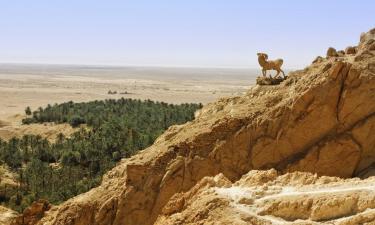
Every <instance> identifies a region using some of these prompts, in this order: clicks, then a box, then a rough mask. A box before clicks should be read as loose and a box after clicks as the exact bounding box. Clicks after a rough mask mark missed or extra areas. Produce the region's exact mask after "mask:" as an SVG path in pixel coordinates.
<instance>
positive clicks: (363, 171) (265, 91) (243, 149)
mask: <svg viewBox="0 0 375 225" xmlns="http://www.w3.org/2000/svg"><path fill="white" fill-rule="evenodd" d="M374 36H375V29H373V30H371V31H369V32H368V33H366V34H363V35H362V36H361V41H360V44H359V45H358V47H357V48H358V51H357V52H356V54H351V55H344V56H342V57H328V58H326V59H321V60H319V61H318V62H315V63H314V64H312V65H311V66H309V67H307V68H305V69H304V70H301V71H296V72H292V73H290V74H289V76H288V79H287V80H286V81H284V82H282V83H281V84H280V85H277V86H255V87H253V88H251V89H250V90H249V91H248V92H247V93H246V94H245V95H243V96H239V97H233V98H225V99H221V100H219V101H218V102H216V103H213V104H209V105H207V106H205V107H204V108H203V109H202V110H200V111H199V112H198V113H197V115H196V119H195V120H194V121H192V122H189V123H187V124H185V125H181V126H173V127H171V128H170V129H169V130H168V131H167V132H166V133H164V134H163V135H162V136H161V137H160V138H159V139H158V140H157V141H156V142H155V143H154V144H153V145H152V146H151V147H149V148H148V149H145V150H143V151H141V152H140V153H139V154H137V155H135V156H133V157H132V158H130V159H125V160H123V161H122V162H121V163H120V164H119V165H118V166H116V167H115V168H114V169H112V170H111V171H110V172H109V173H107V174H106V175H105V177H104V178H103V182H102V184H101V185H100V186H99V187H97V188H94V189H92V190H91V191H89V192H87V193H85V194H82V195H79V196H77V197H75V198H72V199H71V200H68V201H67V202H65V203H63V204H62V205H60V206H58V207H53V208H52V209H51V210H49V211H48V212H47V215H46V216H45V217H44V218H43V219H42V220H41V221H40V222H39V224H44V225H52V224H53V225H105V224H111V225H120V224H121V225H128V224H129V225H130V224H139V225H142V224H146V225H148V224H153V223H154V222H155V221H157V223H159V224H164V223H163V221H165V222H168V223H169V222H170V221H171V224H175V223H174V222H173V221H180V222H179V223H180V224H181V223H182V222H181V220H179V218H191V216H192V215H193V214H192V213H193V212H190V213H189V212H187V211H186V210H188V209H194V207H199V205H197V204H198V202H197V203H194V201H192V200H191V199H195V198H196V199H197V201H198V200H199V198H200V196H203V195H202V194H201V192H202V191H200V190H206V189H207V188H206V189H205V187H204V188H203V186H206V185H208V186H209V187H210V188H209V190H210V191H212V190H214V191H215V193H216V194H217V195H215V194H213V193H211V194H210V193H207V196H210V197H209V198H210V199H209V200H202V201H201V203H202V204H204V203H205V202H207V204H209V205H205V207H208V209H209V211H211V210H212V212H205V213H206V214H207V213H208V214H207V215H211V216H212V218H214V216H215V218H218V217H219V216H223V215H224V214H223V213H226V212H232V210H233V207H234V206H233V205H232V199H231V197H230V196H229V197H228V196H226V197H225V198H221V197H218V196H220V195H224V196H225V195H226V193H227V192H231V190H232V189H230V188H233V191H234V192H235V191H237V189H236V188H237V187H239V186H241V185H242V183H243V184H244V187H245V188H250V189H252V188H253V186H252V183H255V184H259V185H261V187H259V188H260V189H259V190H261V191H260V192H259V196H258V197H257V196H256V195H257V193H258V192H256V191H255V192H251V190H250V192H249V194H250V195H251V196H255V197H254V198H252V199H247V198H244V199H238V203H240V204H244V206H242V205H239V207H240V208H239V209H236V210H244V211H245V212H247V213H248V214H247V218H248V219H246V220H245V222H247V223H250V224H251V223H254V224H256V222H257V221H258V220H259V221H261V222H259V224H270V223H271V222H272V221H271V222H270V221H269V218H271V219H272V218H274V217H275V218H276V219H275V221H274V222H275V223H276V222H277V221H280V220H285V221H294V220H298V219H300V220H305V219H308V220H310V221H315V222H319V221H324V220H335V221H339V220H338V218H340V217H344V216H348V217H347V218H352V217H350V216H349V215H351V213H355V214H357V213H358V214H361V218H362V217H366V218H369V219H367V220H366V219H359V220H358V221H360V222H366V221H373V213H374V212H373V211H374V210H375V205H374V204H373V203H374V202H373V201H374V192H373V190H372V189H371V190H367V189H366V190H365V188H364V189H363V190H362V189H361V191H358V192H356V194H355V195H353V197H350V198H349V197H348V198H346V197H344V196H346V193H349V192H345V191H344V192H343V193H341V192H340V193H338V192H337V193H336V192H335V195H334V196H335V197H327V196H326V195H323V194H322V195H320V194H318V193H319V190H321V189H314V188H313V189H312V190H311V191H310V192H315V193H308V194H307V199H304V198H303V199H299V198H294V196H288V197H285V196H283V195H282V194H283V193H287V192H288V191H290V190H292V191H293V192H295V193H297V192H298V193H303V192H308V190H309V185H315V184H320V183H324V184H325V179H327V182H326V183H327V184H326V185H323V186H324V188H326V189H330V188H333V187H334V186H336V183H335V182H340V183H342V182H343V181H342V180H339V179H338V178H318V177H316V176H313V175H310V174H307V173H291V174H287V175H284V176H281V177H277V176H276V172H275V171H274V170H269V171H266V172H257V171H252V172H250V173H249V171H251V170H259V169H262V170H263V169H270V168H275V169H276V170H277V171H279V172H280V173H288V172H294V171H305V172H311V173H316V174H317V175H319V176H321V175H329V176H338V177H342V178H348V177H353V176H368V174H371V173H372V172H371V171H373V167H374V165H375V135H374V134H375V56H374V55H375V51H374V50H373V46H374V41H373V40H374ZM254 173H266V174H267V175H260V178H259V179H260V180H259V181H257V180H256V179H257V178H252V174H254ZM218 174H222V175H219V176H217V177H216V178H205V179H203V180H202V178H204V177H215V176H216V175H218ZM245 174H248V175H245ZM244 175H245V176H244ZM305 177H306V179H305ZM241 178H242V179H241ZM240 179H241V180H240ZM216 180H217V181H216ZM238 180H240V181H239V183H235V184H232V183H233V182H236V181H238ZM299 180H301V182H302V183H301V186H299V185H297V184H296V182H297V181H299ZM373 181H374V180H373V179H372V180H370V181H369V182H372V183H373ZM257 182H258V183H257ZM348 182H349V181H348ZM350 182H354V183H356V182H358V183H361V182H359V181H358V180H350ZM364 182H365V181H364ZM366 182H367V181H366ZM280 185H286V186H287V187H289V186H290V189H288V188H287V187H285V188H281V187H280V188H278V186H280ZM337 185H339V184H337ZM361 185H362V183H361ZM366 185H367V184H366ZM263 186H264V187H263ZM267 186H269V189H270V190H267ZM356 187H357V186H356ZM358 187H359V186H358ZM227 188H229V191H227V190H226V189H227ZM322 188H323V187H322ZM369 188H370V187H369ZM371 188H372V187H371ZM274 189H275V190H274ZM326 189H324V191H326ZM333 189H334V188H333ZM343 189H345V188H343ZM207 190H208V189H207ZM246 190H247V189H246ZM315 190H317V191H315ZM345 190H346V189H345ZM358 190H359V189H358ZM176 193H182V194H180V195H183V196H185V197H181V196H177V195H176ZM246 193H247V192H246ZM229 195H230V194H229ZM367 195H368V196H367ZM189 196H190V197H189ZM267 196H268V197H267ZM366 197H368V199H369V201H368V202H366V200H364V199H366ZM267 198H268V199H269V200H270V201H267ZM189 199H190V200H189ZM211 200H212V201H214V203H212V204H211ZM258 200H259V201H258ZM324 203H327V204H324ZM339 203H340V204H339ZM341 203H342V204H341ZM234 204H237V200H235V203H234ZM258 204H259V207H260V208H259V210H255V211H254V207H257V206H258ZM338 204H339V205H340V206H337V205H338ZM218 205H221V206H220V207H219V206H218ZM327 205H328V206H330V205H332V207H333V208H334V209H335V210H334V211H335V212H333V213H331V212H326V210H325V208H324V207H327ZM235 206H236V205H235ZM202 207H203V206H202ZM210 207H212V208H210ZM236 207H237V206H236ZM291 209H293V211H291ZM180 211H181V212H182V214H181V215H177V216H175V215H174V213H175V212H180ZM205 213H202V214H197V215H196V216H197V217H198V218H201V217H199V216H202V221H204V220H203V219H204V218H203V216H204V214H205ZM252 214H254V215H260V216H261V217H256V218H255V217H253V216H252ZM369 214H371V215H369ZM234 216H237V214H233V221H240V220H234V219H236V218H234ZM169 217H170V218H169ZM241 218H242V217H241ZM253 218H255V219H253ZM228 219H232V218H229V217H228ZM356 219H357V217H356V218H354V217H353V220H352V221H354V222H353V223H352V222H348V223H346V224H358V223H360V222H358V223H357V222H355V221H357V220H356ZM191 221H192V220H191ZM228 221H229V220H228ZM230 221H232V220H230ZM249 221H250V222H249ZM252 221H255V222H252ZM262 221H264V223H263V222H262ZM340 221H341V220H340ZM342 221H344V220H342ZM345 221H349V220H345ZM176 223H177V222H176ZM179 223H177V224H179ZM200 223H202V222H199V221H198V222H197V223H194V224H200ZM257 223H258V222H257ZM239 224H241V223H239ZM301 224H303V223H301ZM310 224H311V223H310ZM343 224H345V223H343Z"/></svg>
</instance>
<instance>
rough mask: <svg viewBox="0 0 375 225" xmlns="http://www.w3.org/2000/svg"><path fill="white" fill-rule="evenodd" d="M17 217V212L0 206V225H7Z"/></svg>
mask: <svg viewBox="0 0 375 225" xmlns="http://www.w3.org/2000/svg"><path fill="white" fill-rule="evenodd" d="M17 216H18V214H17V212H15V211H13V210H11V209H8V208H5V207H3V206H0V225H9V224H11V223H12V221H13V220H14V219H15V218H16V217H17Z"/></svg>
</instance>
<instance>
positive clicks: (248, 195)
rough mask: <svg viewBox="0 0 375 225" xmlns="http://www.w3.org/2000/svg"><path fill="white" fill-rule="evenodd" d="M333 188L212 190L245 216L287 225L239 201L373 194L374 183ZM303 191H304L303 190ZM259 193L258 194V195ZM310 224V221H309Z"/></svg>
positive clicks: (309, 186)
mask: <svg viewBox="0 0 375 225" xmlns="http://www.w3.org/2000/svg"><path fill="white" fill-rule="evenodd" d="M333 185H334V186H323V187H319V184H317V185H308V186H305V187H303V186H302V187H299V188H297V187H294V186H285V187H282V186H278V185H274V186H273V185H272V186H269V188H267V189H266V190H262V188H261V187H239V186H232V187H229V188H224V187H221V188H217V187H215V188H213V189H214V191H215V192H216V193H217V194H218V195H220V196H222V197H225V198H227V199H229V200H230V201H231V203H230V205H231V206H232V207H233V208H234V209H235V210H236V211H238V212H241V213H245V214H247V215H252V216H256V217H258V218H261V219H263V220H265V221H268V222H270V223H272V224H289V223H291V222H288V221H285V220H283V219H281V218H278V217H274V216H269V215H264V216H261V215H258V214H257V213H256V211H257V209H256V208H255V207H254V205H255V204H242V203H240V202H239V201H240V200H241V199H244V198H245V199H251V200H253V201H254V203H260V202H263V201H266V200H272V199H277V198H281V197H289V196H303V195H320V194H327V193H328V194H330V193H332V194H334V193H345V192H358V191H370V192H375V183H374V182H361V183H357V184H354V185H353V184H352V185H350V184H348V183H343V184H339V183H336V184H333ZM304 189H305V190H304ZM259 193H260V194H259ZM369 210H370V211H372V210H374V211H375V209H367V210H366V211H364V212H362V213H365V212H368V211H369ZM349 218H350V216H349V217H344V218H341V219H337V220H336V221H337V222H339V221H344V220H346V219H349ZM311 222H312V221H311Z"/></svg>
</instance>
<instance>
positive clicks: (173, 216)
mask: <svg viewBox="0 0 375 225" xmlns="http://www.w3.org/2000/svg"><path fill="white" fill-rule="evenodd" d="M374 221H375V177H372V178H369V179H367V180H360V179H358V178H356V179H349V180H343V179H339V178H334V177H324V176H322V177H318V176H316V175H313V174H311V173H306V172H294V173H289V174H285V175H282V176H278V175H277V172H276V170H274V169H272V170H268V171H257V170H252V171H250V172H249V173H247V174H245V175H244V176H243V177H242V178H241V179H240V180H239V181H237V182H235V183H234V184H232V183H231V182H230V181H229V180H228V179H226V178H225V176H224V175H222V174H220V175H217V176H215V177H206V178H204V179H202V180H201V181H200V182H199V183H198V184H197V185H195V186H194V187H193V188H192V189H191V190H190V191H188V192H186V193H178V194H176V195H174V196H173V197H172V198H171V200H170V201H169V202H168V204H166V206H165V207H164V208H163V210H162V213H161V215H160V216H159V217H158V219H157V221H156V223H155V224H157V225H172V224H173V225H178V224H181V225H183V224H191V225H193V224H253V225H264V224H296V225H297V224H320V223H319V222H324V223H327V224H342V225H344V224H365V223H369V222H374Z"/></svg>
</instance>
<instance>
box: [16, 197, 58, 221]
mask: <svg viewBox="0 0 375 225" xmlns="http://www.w3.org/2000/svg"><path fill="white" fill-rule="evenodd" d="M50 208H51V204H49V202H48V201H46V200H44V199H39V200H38V201H35V202H33V203H32V204H31V205H30V206H29V207H27V208H26V209H25V210H24V211H23V213H22V214H21V215H19V216H17V217H16V218H15V220H14V221H13V224H12V225H33V224H36V223H38V222H39V220H40V219H41V218H42V217H43V216H44V213H45V212H46V211H48V210H49V209H50Z"/></svg>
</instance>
